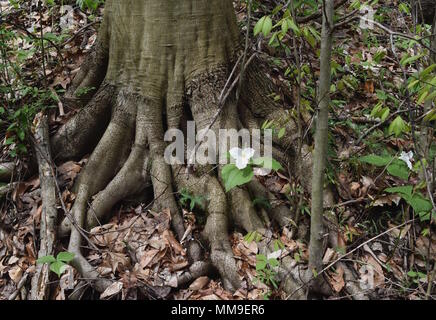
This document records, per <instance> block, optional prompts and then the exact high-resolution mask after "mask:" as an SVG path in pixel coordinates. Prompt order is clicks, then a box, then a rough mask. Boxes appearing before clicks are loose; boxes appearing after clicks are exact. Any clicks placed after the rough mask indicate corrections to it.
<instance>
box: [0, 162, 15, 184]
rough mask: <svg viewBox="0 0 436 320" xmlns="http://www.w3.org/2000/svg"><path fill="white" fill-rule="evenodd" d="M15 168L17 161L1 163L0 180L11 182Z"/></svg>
mask: <svg viewBox="0 0 436 320" xmlns="http://www.w3.org/2000/svg"><path fill="white" fill-rule="evenodd" d="M14 169H15V163H13V162H6V163H0V181H1V182H10V181H11V178H12V175H13V173H14Z"/></svg>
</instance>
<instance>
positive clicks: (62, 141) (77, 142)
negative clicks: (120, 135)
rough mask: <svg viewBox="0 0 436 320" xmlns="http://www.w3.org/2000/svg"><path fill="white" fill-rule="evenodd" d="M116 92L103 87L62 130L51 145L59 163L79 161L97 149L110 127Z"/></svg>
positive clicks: (55, 158) (54, 156) (106, 85)
mask: <svg viewBox="0 0 436 320" xmlns="http://www.w3.org/2000/svg"><path fill="white" fill-rule="evenodd" d="M115 92H116V90H115V88H114V87H112V86H110V85H108V84H103V85H102V86H101V87H100V89H99V91H98V92H97V93H96V95H95V96H94V97H93V98H92V100H91V102H90V103H89V104H88V105H87V106H86V107H84V108H82V109H81V110H80V111H79V113H78V114H76V115H75V116H74V117H73V118H72V119H71V120H70V121H68V122H67V123H66V124H65V125H64V126H63V127H62V128H61V129H59V131H58V132H57V133H56V135H55V136H54V137H53V138H52V141H51V147H52V153H53V158H54V160H55V161H56V162H58V163H59V162H62V161H67V160H71V159H80V158H81V157H83V156H84V155H85V154H87V153H89V152H91V151H92V150H93V149H94V147H95V146H96V145H97V143H98V141H99V140H100V138H101V136H102V135H103V133H104V130H105V129H106V127H107V124H108V123H109V120H110V114H111V113H110V108H111V106H112V105H113V102H114V93H115Z"/></svg>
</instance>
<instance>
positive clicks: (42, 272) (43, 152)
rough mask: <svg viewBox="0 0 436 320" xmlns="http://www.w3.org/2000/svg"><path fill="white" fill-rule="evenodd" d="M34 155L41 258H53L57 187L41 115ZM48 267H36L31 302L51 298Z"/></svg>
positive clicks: (35, 134) (37, 117)
mask: <svg viewBox="0 0 436 320" xmlns="http://www.w3.org/2000/svg"><path fill="white" fill-rule="evenodd" d="M35 122H36V125H35V128H34V137H35V151H36V157H37V160H38V169H39V179H40V182H41V198H42V214H41V226H40V249H39V252H38V257H39V258H41V257H44V256H47V255H52V254H53V251H54V243H55V240H56V221H57V209H56V185H55V177H54V176H53V175H52V170H51V166H50V161H51V160H50V159H51V153H50V142H49V130H48V119H47V116H45V115H42V114H38V115H37V116H36V118H35ZM49 276H50V270H49V265H48V264H43V265H37V266H36V271H35V274H34V276H33V278H32V282H31V284H32V289H31V293H30V298H31V299H32V300H45V299H47V298H48V295H49V287H48V283H49Z"/></svg>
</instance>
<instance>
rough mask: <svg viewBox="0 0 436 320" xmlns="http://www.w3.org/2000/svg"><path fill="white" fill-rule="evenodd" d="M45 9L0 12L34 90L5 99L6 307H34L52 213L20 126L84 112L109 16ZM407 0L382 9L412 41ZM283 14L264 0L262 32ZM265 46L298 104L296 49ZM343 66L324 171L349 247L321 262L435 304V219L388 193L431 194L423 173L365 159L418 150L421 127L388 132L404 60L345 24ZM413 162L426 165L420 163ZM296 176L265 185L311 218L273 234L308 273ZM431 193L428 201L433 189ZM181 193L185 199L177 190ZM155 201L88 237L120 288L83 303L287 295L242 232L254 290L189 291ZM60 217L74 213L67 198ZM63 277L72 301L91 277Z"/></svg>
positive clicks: (202, 283) (197, 223)
mask: <svg viewBox="0 0 436 320" xmlns="http://www.w3.org/2000/svg"><path fill="white" fill-rule="evenodd" d="M36 2H37V1H33V0H32V1H27V4H22V5H21V6H22V8H23V10H21V11H20V10H16V9H15V8H14V7H13V5H12V4H11V3H10V1H5V0H2V1H0V6H1V12H2V15H3V14H4V15H6V13H8V21H6V23H5V24H4V26H3V27H2V29H1V30H2V35H3V38H0V42H1V43H2V45H1V49H3V48H8V50H7V52H6V50H4V52H3V57H2V59H4V60H3V61H2V63H3V65H5V64H6V65H7V64H9V65H10V66H9V68H12V69H13V68H15V69H16V71H14V72H12V73H10V74H9V75H8V76H7V77H6V79H7V80H8V81H9V83H7V84H5V83H3V84H2V88H4V87H5V86H7V85H9V86H12V87H15V88H18V87H20V86H21V88H23V87H25V88H27V89H26V90H27V91H26V94H24V95H22V96H21V97H20V98H17V97H12V96H11V95H10V94H9V95H7V94H4V97H6V99H5V100H3V98H2V100H1V102H0V108H1V110H2V111H1V112H0V114H1V115H2V120H1V122H0V135H1V136H2V137H1V138H2V140H1V141H2V147H1V154H0V163H6V162H13V163H14V164H15V168H16V170H15V173H14V176H13V178H11V181H16V182H15V183H14V184H13V185H12V187H11V188H9V187H8V186H10V184H4V185H3V187H2V188H9V189H8V192H5V193H2V195H1V200H0V201H1V202H0V299H8V298H10V297H11V295H13V296H15V299H25V297H26V296H27V294H28V292H29V290H30V278H31V275H32V274H33V272H34V270H35V265H36V259H37V252H38V235H39V226H40V219H41V212H42V203H41V194H40V182H39V178H38V175H37V174H35V175H31V176H28V175H27V172H29V171H30V172H31V171H32V167H31V165H30V164H29V162H28V160H29V159H30V158H31V154H32V151H31V144H30V142H31V140H30V139H28V138H27V135H28V134H27V132H26V129H23V131H24V132H23V133H21V129H20V128H22V127H23V123H26V124H27V125H29V124H30V123H31V121H32V120H31V119H30V115H32V116H34V109H37V108H38V106H40V105H41V104H46V103H47V101H51V102H50V105H52V108H51V109H50V111H49V114H50V119H49V121H50V131H51V133H53V132H55V131H56V129H57V128H59V127H60V126H61V125H62V124H64V123H65V122H66V121H67V120H68V119H69V118H71V117H72V116H73V115H74V114H75V113H76V112H77V110H69V109H68V107H66V106H64V105H63V104H62V102H61V100H59V99H58V97H59V96H61V95H62V91H64V90H65V89H67V87H68V85H69V84H70V82H71V78H72V77H74V74H75V73H76V72H77V70H78V69H79V68H80V65H81V63H82V62H83V60H84V57H85V56H86V54H87V53H88V52H89V50H90V49H91V47H92V45H93V43H94V41H95V39H96V32H97V29H98V22H99V21H100V19H101V13H102V9H101V8H99V9H97V11H96V12H95V13H94V14H91V13H90V11H86V10H84V11H81V10H79V9H78V8H76V10H75V12H74V15H73V16H72V20H71V19H70V20H68V19H69V18H68V16H67V15H66V14H65V13H61V12H60V11H59V6H54V7H52V8H51V9H48V8H45V7H44V10H43V11H41V14H40V12H39V11H38V10H37V6H36ZM400 2H401V1H379V4H377V5H376V7H375V8H376V9H378V13H379V15H380V16H381V17H384V20H383V21H381V22H382V23H383V25H385V26H387V27H388V28H389V29H391V30H395V31H396V32H400V33H405V34H410V33H411V32H412V31H411V29H412V27H411V26H412V22H411V16H410V15H408V14H406V13H404V12H402V11H401V10H400V9H401V6H399V3H400ZM243 3H245V2H243V1H241V2H239V1H236V2H235V9H236V12H237V17H238V19H239V21H240V24H241V26H244V23H245V19H246V12H247V10H246V7H245V4H243ZM274 7H275V5H274V1H262V6H260V7H258V8H257V9H256V10H255V12H254V18H255V19H254V21H253V25H254V24H255V22H256V21H257V20H258V19H259V18H261V17H262V16H264V15H266V14H269V13H270V12H271V11H272V9H273V8H274ZM352 12H353V8H350V7H349V4H347V5H345V6H343V7H341V8H340V9H338V17H339V18H340V17H343V16H346V15H347V14H350V13H352ZM354 14H356V13H354ZM61 18H62V19H61ZM67 18H68V19H67ZM41 21H42V24H43V26H44V28H43V30H42V31H41V30H40V28H39V25H40V23H41ZM58 21H63V22H64V23H68V25H69V26H70V29H69V30H68V32H66V33H65V31H62V28H60V27H59V22H58ZM306 24H307V25H310V26H312V27H313V29H314V30H315V31H314V32H313V33H314V38H315V39H314V40H315V41H316V36H315V34H316V30H318V31H319V30H320V24H319V22H316V21H315V20H311V21H309V22H307V23H306ZM41 32H42V33H41ZM40 34H44V37H45V39H50V40H51V41H52V42H50V43H47V46H49V47H50V49H46V52H45V54H46V60H45V64H44V67H43V68H42V67H41V60H42V59H41V53H40V51H41V50H40V44H39V42H38V39H40V38H38V37H39V36H40ZM32 35H33V36H32ZM310 39H311V38H310V37H308V38H307V39H306V41H301V42H299V43H301V45H300V46H299V50H300V52H299V56H300V57H301V58H302V64H304V65H307V66H309V67H310V68H309V67H308V70H309V69H310V71H309V72H307V74H306V76H305V77H304V80H303V81H302V83H301V84H300V90H301V99H300V100H301V101H302V102H301V103H302V105H303V106H304V107H305V108H306V110H307V112H308V113H310V114H313V108H314V106H313V105H314V103H313V101H314V94H315V87H316V80H314V79H316V77H317V75H318V70H319V61H318V58H317V55H316V52H317V50H318V49H319V46H317V45H315V46H314V47H312V46H311V45H310V43H309V42H310ZM403 40H404V39H402V40H401V41H403ZM283 42H284V43H285V44H286V42H292V38H291V37H289V38H284V39H283ZM52 43H53V44H54V45H51V44H52ZM259 48H261V50H262V52H263V54H262V58H263V59H265V60H267V61H269V63H270V65H271V73H270V74H269V75H268V76H270V77H271V78H272V79H273V81H274V82H275V83H277V84H278V87H280V86H283V85H285V86H287V87H288V88H290V89H291V90H292V92H293V95H294V97H297V95H298V92H297V87H298V86H296V85H295V80H294V79H292V77H291V76H290V74H292V72H290V71H289V70H291V69H292V68H293V66H294V65H295V63H294V60H295V59H294V56H293V53H292V51H286V50H283V48H282V47H276V48H272V47H271V46H269V45H268V41H266V40H263V41H261V42H260V44H259ZM398 51H399V52H400V54H401V55H402V56H403V55H405V54H407V53H409V54H410V55H412V56H413V55H418V54H419V52H420V51H419V50H418V49H417V47H416V46H413V45H410V44H409V43H401V44H399V45H398ZM5 52H6V53H5ZM60 55H62V57H61V56H60ZM380 56H382V57H381V58H380ZM6 58H7V61H5V59H6ZM332 61H333V66H332V67H333V75H334V83H335V86H336V87H337V91H336V93H335V94H334V96H333V102H334V103H333V104H334V105H333V107H332V112H331V120H330V128H331V134H330V137H329V166H328V170H327V176H328V180H329V183H330V185H331V189H332V190H333V195H334V202H333V204H330V207H329V208H326V210H328V211H329V212H331V213H334V214H335V216H336V217H337V219H338V221H337V224H336V229H335V231H334V232H337V235H338V239H339V240H338V241H339V243H338V248H327V249H326V252H325V256H324V259H323V263H324V264H325V266H327V265H329V264H330V263H331V262H333V261H335V260H336V259H338V258H339V257H342V259H341V260H342V262H344V263H345V264H346V265H347V266H348V268H350V269H351V270H352V272H353V273H354V274H355V278H356V281H358V282H359V284H360V285H361V287H362V288H364V289H362V290H363V291H364V292H366V293H367V294H368V296H369V297H370V298H373V299H377V298H383V299H424V298H434V297H436V296H435V294H436V293H435V290H434V289H433V290H431V285H430V284H431V283H433V287H435V286H436V281H435V280H436V279H434V277H433V276H432V275H434V271H433V268H434V262H435V261H436V233H434V230H432V229H433V228H434V227H432V226H431V225H430V221H429V219H428V217H427V218H426V217H425V216H422V215H421V216H420V215H414V213H413V209H414V208H415V207H413V206H412V205H410V203H409V202H407V201H405V198H404V197H402V193H401V192H399V193H398V192H397V193H395V192H387V191H386V189H387V188H391V187H400V186H403V187H404V185H407V184H409V185H411V186H413V187H414V188H415V189H414V190H417V189H421V190H422V186H419V184H420V183H421V181H420V180H419V177H418V176H419V175H418V173H417V172H411V173H410V175H408V176H407V177H406V178H407V179H406V178H404V175H403V178H401V176H402V175H401V174H395V170H387V166H385V167H377V168H375V167H374V166H370V165H368V162H369V163H373V162H374V161H372V162H371V161H370V160H369V161H367V163H366V164H365V163H363V161H359V159H361V157H363V156H368V155H373V154H375V155H381V154H383V153H385V151H386V150H388V151H389V153H390V154H393V155H396V156H397V157H398V156H399V154H400V151H403V150H404V151H409V150H412V145H413V137H412V134H411V133H410V132H408V133H407V132H404V134H403V135H398V136H395V135H392V134H387V133H388V131H389V130H390V128H389V127H391V126H390V125H389V122H388V120H389V119H392V115H395V114H397V115H398V114H403V113H404V114H407V110H403V109H401V108H402V107H401V103H399V104H397V101H401V100H402V97H401V96H400V94H398V93H397V92H399V91H400V90H398V89H397V87H396V85H397V84H398V83H402V82H403V73H402V69H401V67H400V66H399V65H398V64H397V62H396V60H395V56H394V55H393V52H392V48H391V47H390V39H389V36H386V34H383V33H382V32H373V33H372V34H370V33H365V32H362V30H360V29H359V28H357V27H356V22H354V23H348V24H344V25H343V26H341V27H340V28H339V29H338V30H337V33H336V34H335V48H334V55H333V59H332ZM406 72H407V74H413V73H414V72H416V69H415V68H414V66H413V65H412V66H410V67H408V69H407V70H406ZM17 75H19V77H18V76H17ZM2 79H3V78H2ZM20 90H21V89H20ZM0 94H3V92H0ZM278 95H280V93H279V92H278ZM35 101H36V102H35ZM53 101H55V102H53ZM56 101H57V102H56ZM380 101H385V105H390V106H391V109H392V111H391V115H390V116H389V117H388V119H385V120H386V122H385V121H384V120H383V121H381V120H380V119H376V117H371V115H370V114H371V111H373V108H374V106H376V105H377V104H378V103H379V102H380ZM311 106H312V107H311ZM292 107H293V106H289V108H292ZM396 107H397V109H396V110H395V108H396ZM9 110H13V111H14V112H12V113H11V112H9ZM19 110H21V111H20V112H19V113H18V114H17V112H18V111H19ZM11 114H12V116H11ZM311 120H312V119H311V118H310V119H309V121H308V122H307V126H306V128H305V130H307V133H308V136H310V133H311V132H312V131H313V127H312V121H311ZM409 120H410V119H409ZM13 124H15V126H12V125H13ZM11 126H12V129H11ZM14 139H15V140H14ZM309 141H310V140H309ZM86 161H87V159H86V158H85V159H82V160H81V161H78V162H74V161H70V162H67V163H64V164H61V165H59V166H58V167H57V168H56V173H57V182H58V184H59V187H60V188H61V190H62V198H63V199H62V201H63V202H64V204H65V205H66V207H67V209H69V208H71V206H72V204H73V202H74V194H73V193H72V192H71V189H72V186H73V184H74V181H75V179H76V178H77V176H78V174H80V171H81V169H82V167H83V165H84V164H85V163H86ZM411 161H412V162H413V160H412V159H411ZM416 162H417V160H416V159H415V160H414V162H413V163H412V164H416ZM299 181H300V179H299V177H295V173H292V172H281V173H280V174H277V173H275V174H273V175H270V176H267V177H265V178H263V179H262V183H263V184H264V185H265V186H267V187H268V189H269V190H270V191H271V192H273V193H274V194H275V195H277V196H278V197H279V198H280V199H281V200H282V201H283V202H284V203H286V204H288V206H289V207H290V208H292V209H290V210H298V211H300V212H301V219H300V221H299V222H298V225H299V229H300V231H299V233H298V235H299V236H298V237H297V238H298V239H293V238H295V237H294V236H293V234H292V232H291V229H292V228H291V226H290V227H289V228H284V229H282V230H280V229H279V228H277V227H275V226H271V230H270V231H271V232H270V240H271V241H276V240H279V241H278V242H277V243H280V245H279V248H278V250H277V252H276V254H277V256H276V257H275V258H277V259H278V260H279V261H280V259H281V258H283V257H285V256H291V257H292V258H293V259H294V261H295V263H296V264H303V265H306V264H307V261H308V232H307V230H308V228H309V225H310V224H309V221H310V216H309V213H310V195H309V194H302V197H301V201H295V198H298V197H299V195H300V194H301V193H302V191H301V190H302V189H301V188H300V187H299ZM423 194H424V195H423V196H422V197H423V199H424V201H425V198H426V197H425V192H424V191H423ZM182 198H183V195H180V199H182ZM182 202H183V201H182ZM296 203H297V205H298V207H297V208H296ZM185 204H187V203H185ZM148 205H149V204H148V203H144V204H134V205H132V203H130V202H124V203H122V204H120V205H119V206H118V207H117V208H115V209H114V215H113V218H112V219H111V221H110V222H109V223H108V224H105V225H102V226H99V227H97V228H95V229H93V230H91V231H90V237H89V240H90V241H91V242H92V243H93V244H94V245H95V246H96V247H97V248H98V250H95V249H92V248H91V245H90V244H89V243H88V244H87V245H86V248H88V250H87V254H86V258H87V259H88V260H89V261H90V262H91V263H92V265H93V266H95V267H96V268H97V270H98V271H99V272H100V273H101V276H104V277H105V278H108V279H111V280H112V281H113V285H111V286H110V287H109V288H108V290H106V291H105V292H104V293H103V294H102V295H99V294H97V293H95V292H92V291H91V290H88V291H87V292H86V293H85V294H86V295H85V296H84V297H85V298H96V299H98V298H101V299H150V298H151V299H193V300H199V299H223V300H233V299H264V298H269V299H286V298H288V294H286V293H285V292H284V291H283V290H282V289H281V286H280V283H277V284H276V283H275V282H267V281H262V279H260V278H259V272H258V270H256V267H257V266H258V262H259V259H261V258H260V257H259V249H258V245H257V243H256V241H248V239H247V237H246V235H245V234H241V233H239V232H236V231H235V232H233V233H232V234H231V244H232V247H233V253H234V256H235V258H236V260H237V264H238V267H239V271H240V276H241V277H242V278H243V279H244V280H246V281H245V282H244V283H245V284H244V286H243V287H242V288H240V289H239V290H237V291H236V292H235V293H231V292H227V291H226V290H225V289H223V286H222V284H221V281H220V280H219V277H215V278H214V277H211V278H209V277H201V278H199V279H197V280H196V281H194V282H193V283H192V284H189V285H188V286H187V287H184V288H179V287H178V284H177V276H178V275H180V274H181V273H183V272H184V270H186V269H187V268H188V267H189V263H188V261H187V257H186V251H185V250H184V248H183V245H182V244H181V243H179V241H178V240H177V239H176V238H175V237H174V235H173V233H172V231H171V230H170V216H169V214H167V213H165V212H164V213H163V214H158V213H155V212H152V211H150V210H149V206H148ZM58 209H59V212H60V214H63V213H61V212H62V208H61V205H60V204H59V208H58ZM189 209H190V207H189V205H188V206H186V205H185V209H184V218H185V221H186V223H187V225H188V224H189V225H190V226H192V228H193V233H194V234H199V232H200V231H201V228H202V223H203V220H204V217H203V216H202V215H201V212H195V211H196V210H194V212H191V210H189ZM331 232H332V231H331ZM369 240H371V241H369ZM66 246H67V243H66V242H63V241H58V243H57V250H56V252H62V251H65V250H66V249H65V248H66ZM339 248H340V249H339ZM346 253H349V254H348V255H346ZM268 258H270V257H268ZM325 275H326V279H327V280H328V283H329V284H330V286H331V287H332V289H333V294H332V295H331V296H330V297H325V298H326V299H352V298H353V297H352V296H350V295H349V294H348V293H347V290H346V288H347V281H348V280H347V277H346V275H344V270H343V269H342V268H341V267H337V268H330V269H329V270H328V271H327V272H326V274H325ZM52 281H53V282H52V283H51V287H52V288H53V290H52V294H51V298H52V299H58V300H63V299H66V298H67V297H68V294H70V293H71V290H72V288H74V287H77V285H79V286H80V284H81V283H82V281H81V279H80V276H79V275H78V274H77V272H76V271H75V270H74V269H73V268H72V267H68V268H67V270H66V272H65V273H64V274H63V275H62V276H61V277H60V278H57V277H56V275H55V274H53V277H52ZM85 285H86V284H85ZM365 288H366V289H365ZM17 293H18V294H17Z"/></svg>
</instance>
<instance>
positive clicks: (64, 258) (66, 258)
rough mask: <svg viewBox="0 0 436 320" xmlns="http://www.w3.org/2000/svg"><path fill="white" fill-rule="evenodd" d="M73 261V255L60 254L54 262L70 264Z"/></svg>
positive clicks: (67, 253)
mask: <svg viewBox="0 0 436 320" xmlns="http://www.w3.org/2000/svg"><path fill="white" fill-rule="evenodd" d="M73 259H74V253H71V252H60V253H59V254H58V255H57V257H56V260H58V261H63V262H70V261H72V260H73Z"/></svg>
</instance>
